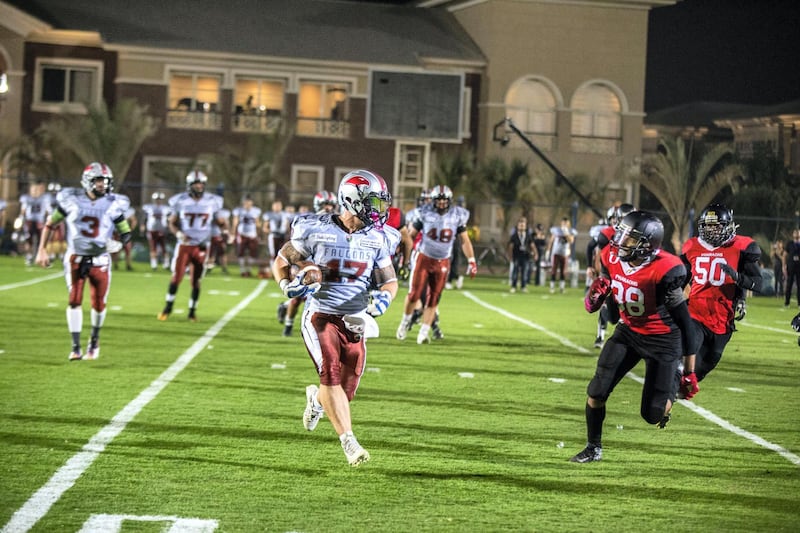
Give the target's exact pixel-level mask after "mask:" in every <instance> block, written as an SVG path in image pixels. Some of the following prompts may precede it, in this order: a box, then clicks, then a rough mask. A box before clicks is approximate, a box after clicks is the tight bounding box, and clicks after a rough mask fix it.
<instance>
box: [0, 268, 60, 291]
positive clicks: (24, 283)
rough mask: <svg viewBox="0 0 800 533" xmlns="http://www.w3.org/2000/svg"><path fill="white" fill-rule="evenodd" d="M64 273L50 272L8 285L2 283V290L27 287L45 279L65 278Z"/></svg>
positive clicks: (0, 289) (0, 288)
mask: <svg viewBox="0 0 800 533" xmlns="http://www.w3.org/2000/svg"><path fill="white" fill-rule="evenodd" d="M63 277H64V273H63V272H61V271H59V272H56V273H54V274H48V275H47V276H42V277H41V278H33V279H29V280H27V281H20V282H18V283H9V284H8V285H0V291H10V290H11V289H19V288H20V287H27V286H28V285H36V284H37V283H41V282H43V281H50V280H51V279H56V278H63Z"/></svg>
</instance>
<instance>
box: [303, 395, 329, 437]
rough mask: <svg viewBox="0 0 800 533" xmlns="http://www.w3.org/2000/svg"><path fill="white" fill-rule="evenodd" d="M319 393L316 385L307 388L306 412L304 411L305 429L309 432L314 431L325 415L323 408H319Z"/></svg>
mask: <svg viewBox="0 0 800 533" xmlns="http://www.w3.org/2000/svg"><path fill="white" fill-rule="evenodd" d="M318 393H319V388H317V386H316V385H309V386H308V387H306V410H305V411H303V427H304V428H306V429H307V430H308V431H314V429H315V428H316V427H317V424H318V423H319V421H320V420H322V416H323V415H324V414H325V411H324V410H323V409H322V407H317V404H316V399H317V394H318Z"/></svg>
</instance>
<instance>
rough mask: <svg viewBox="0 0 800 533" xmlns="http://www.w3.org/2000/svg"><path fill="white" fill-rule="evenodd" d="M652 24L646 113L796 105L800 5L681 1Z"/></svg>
mask: <svg viewBox="0 0 800 533" xmlns="http://www.w3.org/2000/svg"><path fill="white" fill-rule="evenodd" d="M361 1H378V2H383V3H394V4H406V5H408V4H412V3H413V0H361ZM649 20H650V25H649V26H650V27H649V33H648V47H647V48H648V57H647V78H646V88H645V111H647V112H652V111H658V110H660V109H664V108H667V107H672V106H676V105H680V104H685V103H689V102H697V101H708V102H726V103H740V104H755V105H773V104H780V103H784V102H788V101H791V100H798V99H800V0H682V1H680V2H677V3H676V4H675V5H672V6H666V7H659V8H655V9H652V10H650V14H649Z"/></svg>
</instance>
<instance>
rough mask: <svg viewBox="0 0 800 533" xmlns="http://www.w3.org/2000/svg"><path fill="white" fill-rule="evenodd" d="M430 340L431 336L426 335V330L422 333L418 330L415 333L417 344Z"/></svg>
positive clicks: (427, 342) (428, 342)
mask: <svg viewBox="0 0 800 533" xmlns="http://www.w3.org/2000/svg"><path fill="white" fill-rule="evenodd" d="M430 342H431V337H430V335H428V332H425V333H422V331H420V332H419V333H418V334H417V344H430Z"/></svg>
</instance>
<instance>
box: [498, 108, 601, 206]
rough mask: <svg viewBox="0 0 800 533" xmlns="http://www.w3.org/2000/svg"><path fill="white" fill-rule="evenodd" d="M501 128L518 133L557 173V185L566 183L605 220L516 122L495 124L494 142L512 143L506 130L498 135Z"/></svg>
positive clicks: (506, 119) (504, 120) (505, 119)
mask: <svg viewBox="0 0 800 533" xmlns="http://www.w3.org/2000/svg"><path fill="white" fill-rule="evenodd" d="M501 127H505V128H508V129H510V130H511V131H513V132H514V133H516V134H517V135H518V136H519V138H520V139H522V142H524V143H525V144H526V145H527V146H528V148H530V149H531V150H533V153H535V154H536V155H538V156H539V157H540V158H541V160H542V161H544V163H545V164H546V165H547V166H548V167H550V169H552V171H553V172H555V174H556V184H558V183H559V182H564V183H566V184H567V187H569V188H570V190H571V191H572V192H574V193H575V195H576V196H577V197H578V198H580V200H581V202H583V204H584V205H585V206H586V207H588V208H589V209H591V210H592V212H594V214H596V215H597V218H605V215H604V214H603V213H602V212H601V211H599V210H598V209H597V208H596V207H595V206H594V205H592V203H591V202H590V201H589V199H588V198H586V197H585V196H584V195H583V193H581V191H579V190H578V188H577V187H575V185H574V184H573V183H572V182H571V181H570V180H569V178H567V177H566V176H565V175H564V174H563V173H562V172H561V171H560V170H559V169H558V167H557V166H555V165H554V164H553V162H552V161H550V159H548V158H547V156H546V155H544V153H542V151H541V150H539V148H537V147H536V145H535V144H533V143H532V142H531V140H530V139H528V138H527V137H526V136H525V134H524V133H522V132H521V131H520V129H519V128H517V126H516V125H515V124H514V122H513V121H512V120H511V119H510V118H508V117H506V118H504V119H503V120H501V121H500V122H498V123H497V124H495V126H494V134H493V136H492V140H494V141H495V142H499V143H500V144H501V145H502V146H505V145H507V144H508V143H509V141H510V140H511V139H509V138H508V132H507V131H506V130H505V129H504V131H503V135H502V136H499V135H498V129H499V128H501Z"/></svg>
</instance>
